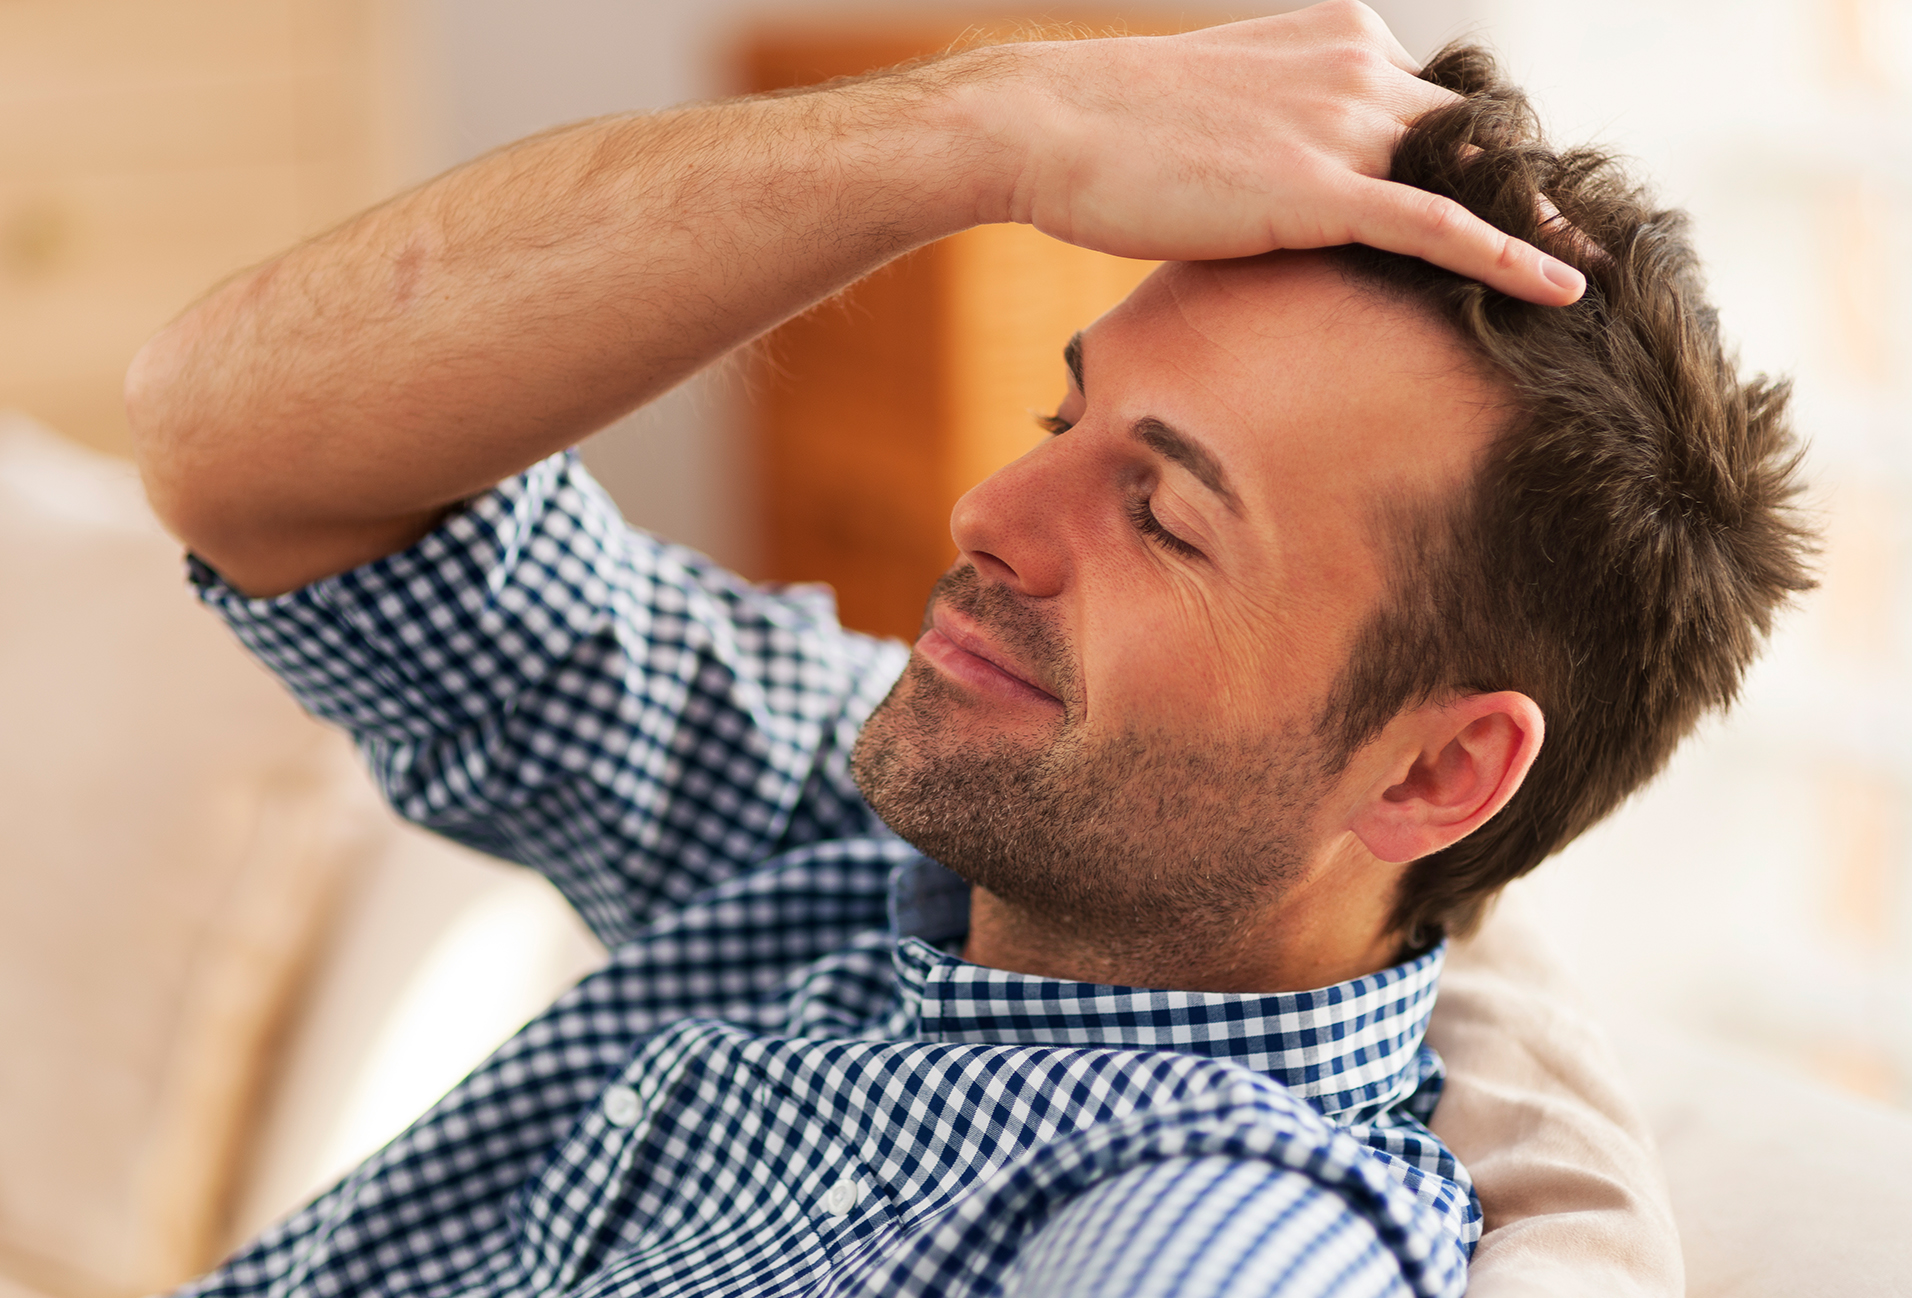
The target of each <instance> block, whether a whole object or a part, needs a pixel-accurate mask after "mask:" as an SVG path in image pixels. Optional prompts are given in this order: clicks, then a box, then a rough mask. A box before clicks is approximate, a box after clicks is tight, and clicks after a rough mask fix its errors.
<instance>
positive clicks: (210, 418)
mask: <svg viewBox="0 0 1912 1298" xmlns="http://www.w3.org/2000/svg"><path fill="white" fill-rule="evenodd" d="M987 76H988V67H987V64H986V58H978V57H977V56H969V57H968V58H967V60H965V61H949V62H946V63H945V64H940V65H936V66H934V67H931V68H929V69H925V70H921V71H918V72H916V73H913V74H908V75H892V76H886V77H879V78H874V79H872V80H870V81H867V82H864V83H860V84H858V85H855V86H851V87H846V88H843V89H839V90H834V91H830V92H827V93H813V94H802V95H793V96H788V97H783V98H771V99H761V100H749V101H742V102H736V103H729V104H721V105H714V106H700V107H693V108H688V109H683V110H679V111H676V112H672V113H666V114H659V115H655V116H644V117H621V118H611V119H604V120H600V121H597V122H591V123H586V124H583V125H580V126H575V127H571V128H568V129H565V130H561V131H557V132H553V133H551V134H548V135H544V136H540V137H537V138H534V139H532V140H528V141H525V142H523V143H521V144H518V145H515V146H513V147H511V148H508V149H505V150H502V151H500V152H498V153H495V154H492V155H489V156H487V157H485V158H482V159H480V160H478V161H476V162H474V163H471V164H469V165H467V166H465V167H463V168H460V169H458V170H456V171H454V172H451V173H449V174H448V175H446V176H444V177H441V178H440V179H438V180H437V181H434V182H433V183H431V184H429V185H426V186H424V187H423V188H421V189H419V190H417V191H414V192H413V193H411V194H408V195H405V196H403V197H401V198H398V199H396V200H394V201H392V202H390V203H388V204H386V205H385V206H383V207H380V208H378V209H375V210H374V211H372V212H369V213H367V214H366V215H364V216H362V217H360V218H358V219H356V220H354V221H352V222H351V223H349V224H347V225H345V226H344V227H342V228H340V229H339V230H336V231H334V232H333V233H331V234H328V235H326V236H323V237H321V238H319V239H317V240H314V241H313V242H311V243H309V244H306V245H304V246H301V247H299V248H296V249H294V250H292V251H290V252H288V253H286V254H285V255H283V256H281V257H279V258H277V259H275V260H274V261H271V262H268V263H266V264H265V265H264V266H261V267H259V268H257V269H255V270H252V271H249V272H246V273H245V274H242V275H241V276H239V277H237V278H236V279H234V280H232V281H231V282H229V283H227V284H226V285H224V286H222V287H221V288H220V289H218V290H217V291H215V292H214V293H213V294H212V295H211V296H210V297H208V298H207V299H206V300H205V301H203V302H201V303H200V304H199V305H197V306H196V307H194V308H193V309H192V310H190V311H189V312H187V313H186V315H184V316H183V317H182V318H181V319H179V320H178V321H176V322H175V323H174V324H172V325H171V326H169V327H168V328H167V329H166V330H165V331H164V332H162V333H161V334H160V335H159V336H158V337H157V338H155V339H154V340H153V341H152V342H151V343H150V344H148V346H147V347H146V349H145V350H144V351H143V352H142V353H141V355H140V357H139V359H138V361H137V362H136V364H135V366H134V369H133V371H132V373H131V375H130V376H129V380H128V405H129V410H130V412H131V415H132V418H133V422H134V430H135V435H136V445H137V448H138V453H139V455H140V458H141V461H142V467H143V469H144V471H145V473H146V477H147V482H148V487H149V490H150V491H151V493H152V495H153V498H154V501H155V504H156V506H157V507H158V508H159V510H160V512H161V515H162V517H164V518H166V519H167V521H168V522H169V523H170V524H171V525H172V526H173V527H174V529H175V530H176V531H178V532H179V533H180V534H181V535H182V537H183V538H184V539H185V540H186V541H187V542H188V543H189V544H190V545H192V546H194V547H195V548H196V549H197V550H199V551H200V553H201V554H203V555H204V556H205V557H207V558H208V559H209V560H210V561H211V562H213V563H214V564H215V566H218V567H220V568H221V569H222V571H224V572H225V574H226V575H227V576H228V578H229V579H231V580H233V581H234V582H235V583H236V584H238V585H239V586H240V587H241V588H243V589H247V590H249V591H253V592H255V593H268V592H273V591H277V590H283V589H288V588H290V587H292V586H296V585H299V584H302V583H303V582H304V581H307V580H311V579H312V578H314V577H317V576H321V575H325V574H326V573H328V572H331V571H336V570H338V569H341V568H344V567H347V566H350V565H351V564H353V563H356V562H361V561H363V560H366V559H370V558H373V557H376V556H378V555H380V554H383V553H386V552H388V551H390V550H392V549H395V548H398V547H400V546H402V545H404V544H406V543H407V542H409V541H410V540H411V539H413V538H414V537H415V536H416V535H418V534H420V533H422V532H423V531H424V530H425V529H426V528H428V527H429V526H430V525H431V523H432V521H433V520H434V519H435V518H436V517H437V516H438V515H439V514H440V513H441V512H442V510H443V509H444V507H445V506H446V505H448V504H450V503H452V502H455V501H457V500H459V499H462V498H464V497H466V496H468V495H470V494H472V493H473V492H475V491H478V490H480V489H482V488H483V487H485V486H487V485H489V484H490V483H492V482H494V481H496V480H498V479H499V478H501V477H503V476H505V475H507V474H509V473H512V472H515V471H516V470H518V469H520V468H522V467H524V466H525V465H526V464H529V463H531V462H532V461H534V460H536V459H538V458H540V457H542V456H544V455H546V454H548V453H549V452H551V451H553V450H556V449H558V448H560V447H563V446H566V445H569V444H571V443H572V442H575V441H576V440H578V439H579V438H580V437H582V436H584V435H585V434H587V433H589V432H591V431H592V430H593V429H595V428H597V427H600V426H601V425H603V424H605V423H607V422H609V421H610V420H611V419H614V418H616V417H617V416H618V415H620V414H622V413H624V412H625V411H627V410H630V409H632V408H634V407H635V406H638V405H640V404H642V403H643V402H645V401H647V400H649V399H650V398H652V397H654V396H656V395H658V394H659V393H661V392H663V391H665V390H666V389H668V388H669V387H671V386H673V385H674V384H676V383H677V382H679V381H680V380H682V379H683V378H685V377H686V376H687V375H689V374H691V373H692V372H694V371H695V370H697V369H699V368H700V367H702V366H704V365H706V364H708V363H709V362H711V361H712V360H714V359H716V358H717V357H719V356H721V355H723V354H724V353H725V352H726V351H728V350H730V349H732V348H734V347H735V346H737V345H738V344H740V343H742V342H745V341H747V340H748V339H750V338H752V337H755V336H757V335H758V334H760V333H762V332H764V331H765V330H767V329H769V328H771V327H773V326H774V325H776V324H777V323H778V322H780V321H781V320H783V319H785V318H786V317H788V316H789V315H791V314H793V313H795V312H797V311H800V310H802V309H803V308H804V307H806V306H808V305H810V304H811V303H813V302H815V301H817V300H819V299H820V298H822V297H824V296H827V295H828V294H830V293H832V292H834V291H836V290H837V289H839V288H841V287H842V286H843V285H844V284H846V283H848V282H850V281H851V280H853V279H855V278H856V277H858V276H859V275H861V274H864V273H866V272H867V271H869V270H871V269H872V268H874V267H876V266H878V265H881V264H882V263H883V262H885V261H887V260H889V259H890V258H891V257H894V256H896V255H897V254H899V253H901V252H904V251H907V250H908V249H909V248H911V247H914V246H917V245H918V244H921V243H925V242H928V241H930V240H932V239H935V238H938V237H940V236H942V235H944V234H947V233H950V232H952V231H953V230H956V229H960V228H962V227H964V226H966V225H969V224H973V223H974V222H975V221H976V220H977V219H978V218H979V206H980V205H982V204H985V203H986V202H987V186H988V184H989V182H990V179H991V177H992V176H993V175H994V174H996V172H995V168H994V163H995V159H993V158H992V157H991V155H990V147H991V146H990V144H989V140H988V137H987V134H986V132H985V131H984V130H983V129H982V128H981V126H980V124H979V123H978V122H977V121H975V120H974V118H973V115H971V114H969V112H968V108H969V96H970V95H971V93H972V92H973V90H974V88H975V86H976V85H977V83H979V82H981V81H984V80H986V79H987Z"/></svg>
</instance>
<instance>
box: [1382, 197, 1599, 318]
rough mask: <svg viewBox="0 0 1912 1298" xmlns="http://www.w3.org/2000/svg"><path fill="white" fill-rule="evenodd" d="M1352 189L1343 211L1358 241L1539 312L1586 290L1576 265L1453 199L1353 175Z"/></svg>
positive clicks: (1565, 303)
mask: <svg viewBox="0 0 1912 1298" xmlns="http://www.w3.org/2000/svg"><path fill="white" fill-rule="evenodd" d="M1352 183H1353V185H1354V188H1355V192H1354V194H1353V195H1351V198H1352V200H1353V201H1352V202H1351V204H1350V205H1349V207H1348V208H1347V209H1345V210H1347V211H1348V212H1349V226H1350V232H1351V233H1352V234H1353V236H1354V239H1355V241H1356V242H1359V243H1365V244H1368V245H1370V246H1371V247H1375V248H1382V249H1385V250H1387V251H1388V252H1400V253H1406V254H1407V255H1408V256H1410V257H1419V258H1421V259H1422V260H1423V261H1431V262H1433V263H1434V264H1435V265H1436V266H1442V267H1445V268H1446V269H1448V270H1451V271H1453V272H1455V273H1456V274H1459V275H1465V276H1467V277H1468V278H1469V279H1477V280H1479V281H1480V282H1481V283H1483V284H1485V285H1487V286H1488V287H1489V288H1495V289H1499V290H1500V291H1501V292H1503V293H1506V294H1507V295H1509V296H1510V297H1517V298H1520V299H1522V300H1524V301H1527V302H1534V303H1537V304H1539V305H1541V306H1567V305H1568V304H1570V303H1573V302H1577V301H1579V300H1580V295H1581V294H1582V293H1584V292H1586V288H1587V280H1586V276H1584V275H1582V274H1581V273H1580V272H1579V271H1577V270H1575V269H1574V268H1573V267H1572V266H1569V265H1568V264H1567V263H1566V262H1564V261H1560V260H1559V259H1557V258H1554V257H1549V256H1548V255H1547V254H1546V253H1544V252H1542V251H1540V249H1538V248H1536V247H1534V246H1533V245H1532V244H1530V243H1527V242H1524V241H1523V240H1520V239H1516V238H1514V237H1513V236H1512V235H1510V234H1507V233H1506V232H1505V231H1502V230H1498V229H1495V228H1494V227H1493V226H1491V225H1489V224H1488V223H1487V222H1485V221H1483V220H1481V219H1480V218H1479V217H1477V216H1475V215H1474V214H1473V213H1472V212H1469V211H1468V210H1467V209H1466V208H1464V207H1462V206H1461V205H1460V204H1459V203H1456V202H1454V201H1452V200H1451V199H1446V198H1442V197H1441V196H1440V195H1438V194H1430V193H1428V192H1427V191H1426V190H1421V189H1415V188H1413V187H1412V186H1409V185H1397V184H1394V183H1393V182H1391V181H1385V180H1370V179H1367V178H1366V177H1354V178H1353V180H1352Z"/></svg>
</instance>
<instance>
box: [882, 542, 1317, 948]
mask: <svg viewBox="0 0 1912 1298" xmlns="http://www.w3.org/2000/svg"><path fill="white" fill-rule="evenodd" d="M939 600H940V601H942V602H943V603H945V604H946V605H948V606H949V607H951V608H953V609H955V610H957V611H960V612H962V613H963V614H965V615H966V616H968V617H969V618H970V619H972V620H973V621H975V622H976V623H977V624H978V625H980V626H982V627H984V628H987V629H988V630H989V632H990V633H991V634H992V635H993V636H995V637H996V638H997V639H998V640H999V641H1000V642H1002V643H1003V644H1004V645H1005V646H1006V647H1008V648H1009V649H1011V650H1012V651H1013V652H1015V653H1016V655H1017V656H1018V658H1019V660H1020V661H1022V662H1024V663H1031V664H1042V665H1043V667H1044V668H1045V672H1046V678H1047V680H1048V681H1050V682H1052V683H1053V685H1052V687H1053V688H1055V689H1056V691H1057V693H1058V695H1059V696H1060V697H1061V698H1062V700H1063V709H1062V716H1061V718H1060V719H1059V720H1058V721H1057V722H1056V723H1055V724H1054V725H1053V727H1052V728H1051V729H1050V730H1049V732H1048V733H1046V734H1042V735H1037V736H1033V737H1031V736H1017V737H1011V736H1007V735H1004V736H999V737H996V738H994V739H990V740H985V741H982V742H978V741H976V740H975V739H974V738H973V737H971V736H966V735H964V734H963V733H962V730H963V728H962V727H961V726H959V725H957V724H956V722H957V721H958V720H959V719H961V718H962V716H963V713H964V712H965V711H973V710H974V709H975V708H976V706H977V705H976V702H975V700H974V699H972V698H970V697H969V696H967V695H966V694H965V693H964V692H963V691H962V690H961V688H960V687H958V686H956V685H954V684H952V683H951V682H950V681H949V680H948V679H947V678H946V677H944V676H943V675H942V674H941V673H940V672H938V671H937V670H936V669H935V668H934V667H932V666H930V665H929V664H928V663H927V662H925V661H924V660H923V658H922V657H921V656H920V655H917V656H915V657H912V659H911V660H910V664H909V667H908V668H907V669H906V670H905V671H904V673H903V676H902V677H901V678H900V679H899V680H898V681H897V683H896V685H895V686H894V687H893V688H892V689H891V691H890V694H889V696H888V697H887V698H886V699H885V700H884V701H883V703H882V704H881V705H879V706H878V707H877V709H876V711H875V712H874V713H873V714H872V715H871V717H870V720H869V722H868V723H867V724H866V725H865V726H864V728H863V732H862V734H861V735H860V736H859V737H858V740H857V744H856V748H855V750H854V752H853V754H852V757H851V769H852V772H853V774H854V775H855V778H856V782H857V787H858V788H859V789H861V790H862V792H863V796H864V797H865V798H866V799H867V800H868V801H869V803H870V806H871V807H872V808H873V809H874V810H875V811H876V813H877V814H878V815H879V816H881V817H882V818H883V820H884V821H885V823H887V824H888V825H889V826H890V828H892V829H894V830H895V831H896V832H897V833H898V834H899V835H901V836H902V837H903V838H904V839H905V840H907V841H908V842H909V843H910V844H911V845H912V846H914V847H915V848H917V850H919V851H921V852H922V853H923V854H924V855H926V856H929V857H931V858H933V859H934V860H936V861H939V862H941V863H942V864H943V865H945V866H947V867H948V868H949V869H950V870H952V871H954V872H955V873H956V874H957V875H959V876H960V877H962V878H963V879H964V880H966V881H967V882H969V883H971V884H974V885H977V886H979V887H982V888H985V889H987V890H988V891H989V892H990V893H992V894H993V895H994V896H995V897H996V898H997V899H999V900H1000V901H1001V902H1003V903H1005V904H1006V905H1008V906H1009V907H1011V908H1013V909H1014V910H1015V911H1017V912H1018V913H1019V917H1020V919H1021V920H1022V921H1023V922H1024V923H1025V924H1030V925H1034V926H1036V927H1038V928H1039V929H1041V930H1043V931H1045V932H1047V933H1050V934H1052V935H1053V936H1054V938H1055V940H1057V941H1058V942H1065V943H1067V944H1069V945H1071V946H1073V947H1077V948H1079V949H1084V950H1092V951H1094V952H1096V953H1097V954H1098V955H1099V956H1100V957H1101V958H1102V959H1103V960H1105V961H1106V962H1107V963H1109V964H1110V965H1112V966H1113V965H1120V966H1126V967H1147V968H1154V969H1158V970H1161V971H1162V972H1163V973H1164V974H1165V975H1166V974H1168V973H1169V972H1170V971H1172V970H1178V969H1192V968H1196V967H1201V966H1213V965H1215V964H1216V963H1217V962H1224V963H1225V962H1227V960H1228V958H1229V953H1231V952H1237V951H1240V950H1241V948H1242V946H1243V943H1244V942H1245V941H1247V940H1248V939H1249V936H1250V935H1249V932H1248V926H1249V921H1250V920H1251V919H1252V918H1253V917H1254V916H1255V915H1256V914H1257V912H1259V911H1260V910H1262V909H1263V908H1264V907H1265V906H1266V905H1268V904H1269V903H1270V902H1272V901H1273V900H1275V899H1276V898H1277V897H1278V896H1279V894H1280V892H1281V889H1282V886H1283V884H1284V883H1286V882H1288V881H1290V880H1292V879H1293V878H1294V877H1295V876H1296V875H1297V874H1298V872H1299V869H1300V866H1301V863H1302V853H1301V848H1300V826H1301V825H1302V823H1303V822H1304V819H1305V817H1306V815H1307V814H1308V812H1309V811H1310V810H1311V809H1312V807H1313V805H1314V803H1315V800H1316V799H1317V797H1318V796H1319V785H1320V774H1319V771H1320V763H1319V761H1318V760H1317V757H1316V748H1317V745H1316V744H1315V743H1314V742H1313V741H1312V737H1311V735H1310V734H1308V733H1307V732H1305V731H1301V730H1298V729H1295V730H1289V731H1285V732H1283V733H1281V734H1278V735H1269V736H1259V737H1256V738H1254V739H1252V740H1227V741H1222V740H1216V739H1214V738H1212V737H1210V736H1205V735H1198V734H1174V733H1143V732H1138V731H1126V732H1122V733H1119V734H1114V735H1094V734H1091V733H1089V732H1088V731H1087V729H1086V728H1085V727H1084V726H1082V725H1081V724H1080V719H1081V709H1080V706H1079V701H1080V694H1079V691H1078V690H1077V689H1076V682H1075V677H1074V674H1073V672H1072V670H1071V664H1072V663H1073V662H1074V657H1073V654H1072V653H1071V651H1070V647H1069V646H1068V645H1067V644H1066V643H1065V642H1064V641H1062V640H1061V638H1060V637H1059V636H1057V635H1056V633H1055V632H1054V630H1053V629H1052V628H1051V627H1050V626H1049V625H1048V623H1047V622H1046V621H1045V620H1044V619H1043V618H1042V617H1041V616H1040V615H1039V614H1037V612H1036V611H1035V610H1034V609H1033V608H1031V607H1030V606H1029V605H1028V604H1027V603H1025V602H1024V601H1023V600H1022V599H1021V597H1019V596H1017V595H1015V594H1014V593H1013V592H1011V591H1008V590H1006V589H1004V588H1001V587H996V586H984V585H982V584H981V583H980V581H979V580H978V579H977V577H976V573H975V570H974V569H973V568H962V569H958V570H956V571H955V572H952V573H950V574H947V575H945V576H944V577H943V578H942V580H940V581H939V582H938V583H937V587H936V590H935V592H933V593H932V595H931V605H932V606H934V605H935V603H936V602H938V601H939Z"/></svg>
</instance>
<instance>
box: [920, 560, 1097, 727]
mask: <svg viewBox="0 0 1912 1298" xmlns="http://www.w3.org/2000/svg"><path fill="white" fill-rule="evenodd" d="M938 604H942V605H943V606H944V607H946V608H949V609H951V610H952V611H954V612H957V613H960V614H962V615H963V616H964V617H966V618H968V619H969V620H970V621H972V622H974V623H975V624H976V625H977V626H978V627H980V628H982V629H983V630H984V631H986V632H988V633H989V634H990V635H991V636H993V637H994V638H995V639H996V640H998V641H1000V642H1001V644H1002V646H1003V647H1004V648H1005V649H1007V650H1009V652H1010V653H1012V654H1014V655H1015V656H1016V659H1017V660H1018V662H1020V663H1021V664H1022V665H1024V666H1026V667H1028V668H1029V669H1030V670H1032V671H1035V672H1038V673H1040V675H1041V677H1042V680H1043V681H1044V682H1046V683H1047V687H1048V688H1049V689H1050V690H1051V692H1053V693H1054V694H1055V695H1056V697H1057V698H1060V699H1062V700H1063V702H1064V703H1065V704H1066V703H1068V702H1069V701H1070V700H1071V699H1072V698H1074V697H1075V684H1076V672H1075V652H1074V649H1075V646H1074V644H1073V643H1072V642H1071V641H1070V639H1069V637H1068V636H1067V635H1065V634H1064V633H1063V632H1062V631H1061V630H1060V629H1059V628H1058V627H1057V626H1056V625H1055V622H1054V620H1053V619H1052V618H1050V617H1049V616H1048V615H1047V614H1046V613H1045V612H1044V611H1043V610H1042V609H1040V608H1038V607H1037V606H1036V605H1035V603H1034V602H1033V601H1032V600H1030V599H1028V598H1027V597H1026V596H1023V595H1018V594H1017V593H1016V592H1015V591H1013V590H1011V589H1009V588H1008V587H1007V586H1004V585H1001V584H999V583H996V582H985V581H983V579H982V574H981V573H979V572H977V571H976V565H975V564H973V563H966V564H964V565H962V566H961V567H960V568H952V569H950V570H949V571H948V572H946V573H944V574H943V575H942V576H940V577H938V578H937V579H936V584H935V585H934V586H932V587H931V588H930V592H929V602H928V603H927V604H926V605H925V606H924V608H923V626H922V630H923V631H928V630H929V628H930V625H931V622H932V620H933V618H934V615H935V610H936V606H937V605H938Z"/></svg>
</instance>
